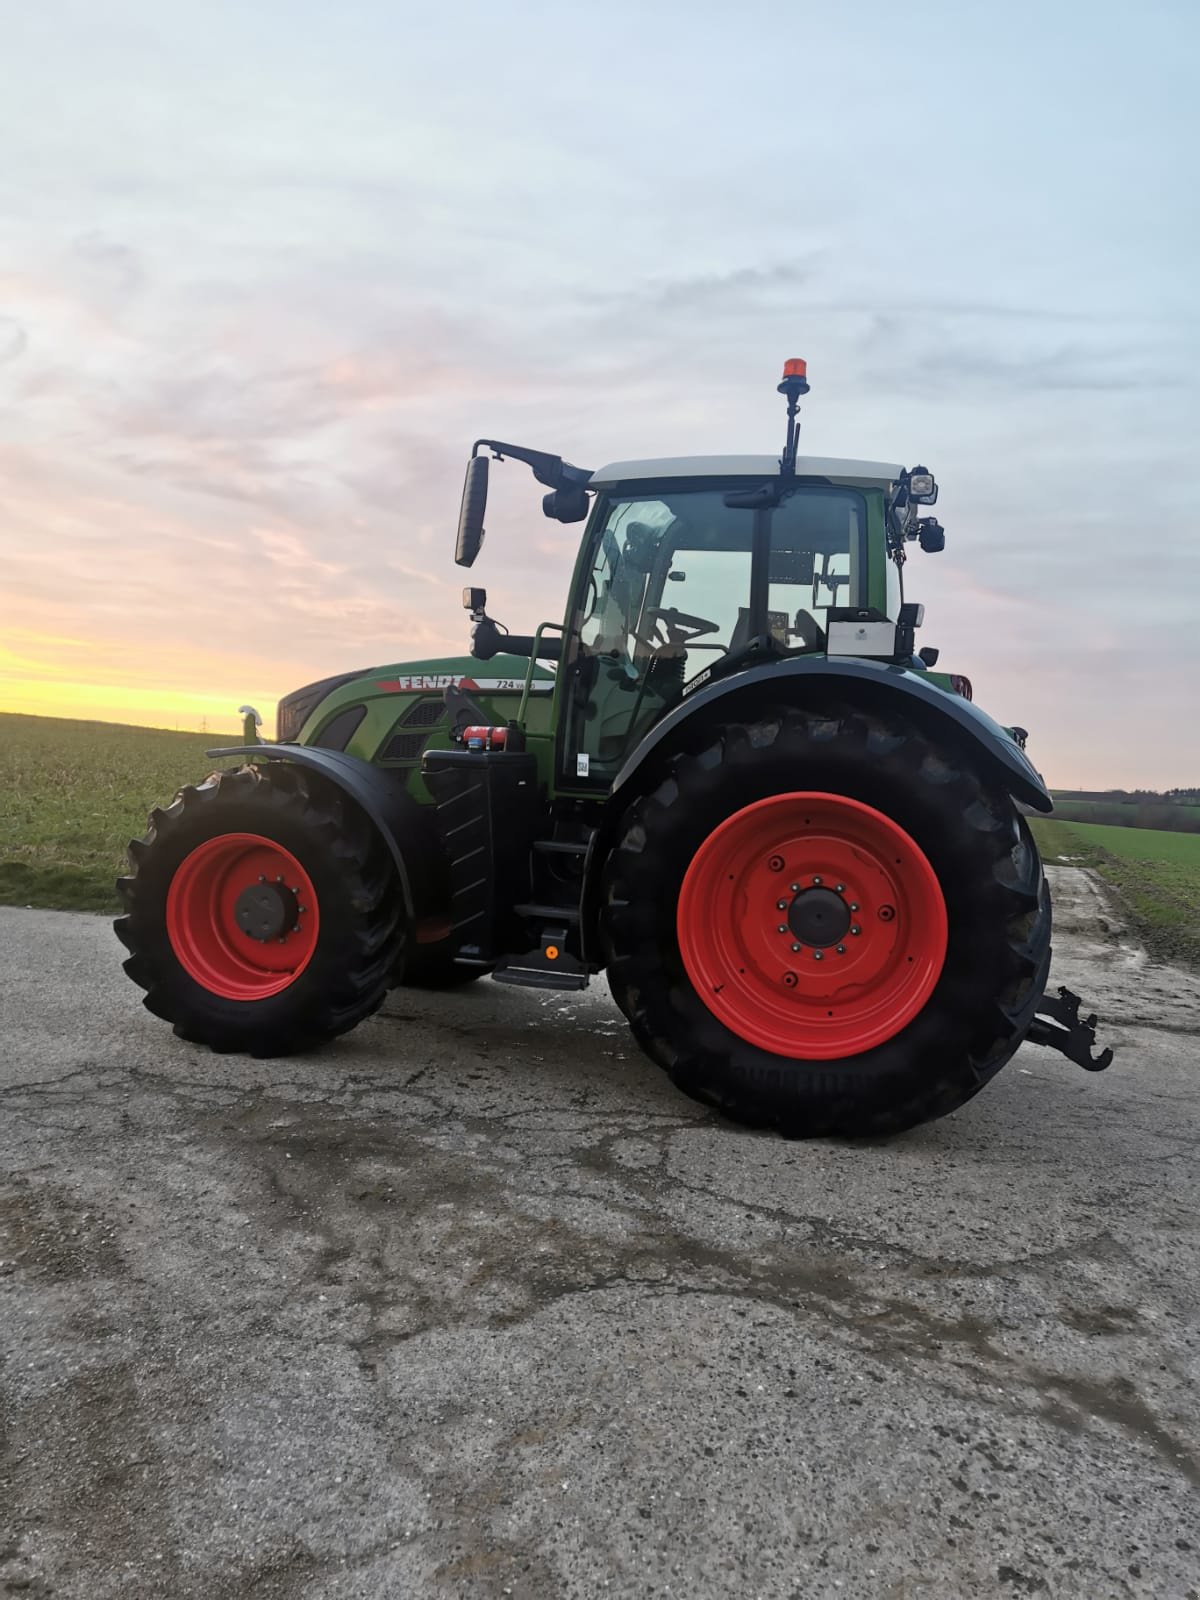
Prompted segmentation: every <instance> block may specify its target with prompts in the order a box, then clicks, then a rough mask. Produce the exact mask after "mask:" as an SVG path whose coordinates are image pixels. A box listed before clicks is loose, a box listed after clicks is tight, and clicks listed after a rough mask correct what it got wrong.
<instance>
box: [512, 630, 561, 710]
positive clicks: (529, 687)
mask: <svg viewBox="0 0 1200 1600" xmlns="http://www.w3.org/2000/svg"><path fill="white" fill-rule="evenodd" d="M547 628H557V629H558V631H559V633H563V632H565V630H566V623H565V622H539V623H538V625H537V632H536V633H535V634H534V636H533V649H532V650H531V651H530V654H529V665H528V667H526V669H525V687H524V688H523V689H522V691H521V704H520V706H519V707H518V708H517V721H518V722H519V723H520V724H521V726H522V727H524V726H525V713H526V711H527V710H528V709H529V696H530V695H531V694H532V693H533V669H534V667H536V666H537V658H538V645H540V644H541V642H542V634H543V633H545V631H546V629H547Z"/></svg>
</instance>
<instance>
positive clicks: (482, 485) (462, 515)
mask: <svg viewBox="0 0 1200 1600" xmlns="http://www.w3.org/2000/svg"><path fill="white" fill-rule="evenodd" d="M488 459H489V458H488V457H487V456H472V457H471V459H470V461H468V462H467V476H466V478H465V479H464V480H463V494H462V505H461V506H460V507H459V512H458V542H457V543H456V544H455V546H454V559H455V561H456V562H457V563H458V565H459V566H460V567H469V566H472V565H474V561H475V557H476V556H477V555H478V554H479V551H480V547H481V546H482V544H483V514H484V512H485V511H486V509H487V492H488Z"/></svg>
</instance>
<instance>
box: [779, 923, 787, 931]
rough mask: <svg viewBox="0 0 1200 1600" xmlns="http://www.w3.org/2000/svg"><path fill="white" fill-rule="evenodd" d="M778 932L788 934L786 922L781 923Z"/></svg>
mask: <svg viewBox="0 0 1200 1600" xmlns="http://www.w3.org/2000/svg"><path fill="white" fill-rule="evenodd" d="M778 931H779V932H780V933H786V932H787V923H786V922H781V923H780V924H779V929H778Z"/></svg>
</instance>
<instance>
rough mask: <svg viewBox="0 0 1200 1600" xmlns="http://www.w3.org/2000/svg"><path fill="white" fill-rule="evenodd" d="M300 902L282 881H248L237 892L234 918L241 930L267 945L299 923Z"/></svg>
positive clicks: (282, 936) (283, 936)
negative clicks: (240, 890)
mask: <svg viewBox="0 0 1200 1600" xmlns="http://www.w3.org/2000/svg"><path fill="white" fill-rule="evenodd" d="M299 913H300V902H299V900H298V899H297V897H296V894H295V891H294V890H292V889H289V888H288V886H287V885H286V884H285V883H278V882H276V883H267V882H265V881H263V882H260V883H254V884H251V885H250V886H249V887H248V888H246V889H243V890H242V892H241V894H240V895H238V897H237V901H236V903H235V905H234V912H233V914H234V920H235V921H236V922H237V925H238V927H239V928H240V929H241V930H242V932H243V933H246V934H249V935H250V937H251V938H252V939H257V940H258V942H259V943H260V944H267V943H269V942H270V940H272V939H285V938H286V937H287V935H288V934H289V933H291V932H292V930H293V929H294V928H295V927H296V926H297V923H298V922H299Z"/></svg>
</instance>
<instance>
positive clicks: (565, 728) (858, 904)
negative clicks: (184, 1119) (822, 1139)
mask: <svg viewBox="0 0 1200 1600" xmlns="http://www.w3.org/2000/svg"><path fill="white" fill-rule="evenodd" d="M779 388H780V392H781V393H782V394H784V395H785V396H786V400H787V436H786V445H785V449H784V451H783V454H782V456H781V457H772V456H701V457H680V458H671V459H667V460H655V461H621V462H617V463H616V464H614V465H612V466H607V467H603V468H602V469H601V470H599V471H597V472H588V471H584V470H583V469H581V468H578V467H574V466H571V465H570V464H569V463H567V462H565V461H563V460H562V459H561V457H559V456H554V455H549V454H546V453H544V452H541V451H536V450H529V449H525V448H523V447H520V446H516V445H508V444H504V443H501V442H500V441H498V440H494V439H481V440H479V441H477V443H476V444H475V447H474V449H473V451H472V455H471V459H470V462H469V463H468V468H467V476H466V483H465V486H464V490H463V499H462V507H461V512H460V519H459V529H458V545H457V550H456V555H455V559H456V561H457V562H458V564H459V565H460V566H464V567H469V566H471V565H472V563H473V562H474V561H475V558H476V556H477V554H478V553H479V549H480V546H481V545H482V542H483V519H484V509H485V505H486V500H487V486H488V473H489V468H490V463H491V462H492V461H503V460H505V459H510V460H514V461H520V462H524V463H525V464H526V465H527V466H529V467H530V468H531V469H532V471H533V475H534V477H535V478H536V479H537V480H538V481H539V482H540V483H541V484H543V485H544V486H545V488H546V490H547V493H546V494H545V496H544V498H543V501H542V509H543V511H544V513H545V515H546V516H548V517H550V518H552V519H554V520H557V521H559V522H564V523H570V522H586V528H585V530H584V535H583V541H582V544H581V547H580V551H579V558H578V560H577V562H576V564H575V573H574V577H573V579H572V582H571V589H570V594H569V596H568V599H567V606H566V612H565V615H564V618H563V621H562V622H561V623H551V622H543V623H542V624H541V625H540V626H539V627H538V628H537V630H536V632H534V633H533V634H532V635H525V636H518V635H516V634H512V633H508V632H507V631H506V630H505V629H503V628H502V627H501V626H500V625H499V624H498V623H497V622H495V621H494V620H493V619H492V618H490V617H489V616H488V615H487V611H486V594H485V592H484V590H482V589H475V588H471V589H467V590H465V591H464V604H465V605H466V607H467V608H468V610H469V611H470V613H471V617H472V619H473V628H472V636H471V655H470V657H457V658H452V659H449V660H436V661H413V662H405V663H403V664H399V665H389V666H384V667H372V668H369V669H366V670H363V671H358V672H348V673H345V674H343V675H342V676H339V677H335V678H328V679H325V680H323V681H321V682H319V683H313V684H309V685H308V686H307V687H305V688H302V689H298V690H296V691H295V693H293V694H289V695H288V696H286V698H285V699H283V700H282V701H281V702H280V704H279V718H278V730H277V732H278V742H277V743H268V742H265V741H252V742H249V743H247V744H246V745H245V747H243V748H238V749H229V750H214V751H212V752H210V754H212V755H213V756H222V757H241V758H242V760H243V763H244V764H243V765H242V766H241V767H240V768H239V769H238V770H229V771H224V772H221V773H218V774H215V775H213V776H211V777H209V778H207V779H206V780H205V781H204V782H202V783H199V784H196V785H194V786H189V787H187V788H185V789H183V790H181V791H180V792H179V794H178V795H177V796H176V798H175V800H174V801H173V803H172V804H171V805H169V806H166V807H165V808H160V809H156V810H154V811H153V812H151V815H150V830H149V833H148V834H147V836H146V837H145V838H144V839H140V840H135V841H134V842H133V843H132V844H131V846H130V860H131V869H132V870H131V873H130V876H128V877H125V878H122V879H121V880H120V883H119V890H120V893H121V895H122V897H123V902H124V905H125V914H124V915H123V916H121V917H120V918H119V919H118V921H117V923H116V930H117V933H118V935H119V936H120V938H121V941H122V943H123V944H124V945H125V946H126V948H127V950H128V951H129V958H128V960H127V961H126V962H125V970H126V972H127V973H128V974H129V976H130V977H131V978H132V979H133V981H134V982H135V983H137V984H139V985H140V986H141V987H142V988H143V989H144V990H145V991H146V994H145V998H144V1003H145V1004H146V1006H148V1007H149V1009H150V1010H151V1011H152V1012H154V1013H155V1014H156V1015H158V1016H160V1017H163V1018H165V1019H166V1020H167V1021H168V1022H171V1023H173V1024H174V1027H175V1031H176V1033H177V1034H179V1035H180V1036H181V1037H182V1038H184V1039H190V1040H194V1041H197V1042H199V1043H202V1044H206V1045H209V1046H211V1047H212V1048H213V1049H215V1050H223V1051H228V1050H237V1051H246V1052H248V1053H250V1054H252V1055H256V1056H272V1055H280V1054H290V1053H292V1052H295V1051H299V1050H303V1049H308V1048H311V1047H312V1046H314V1045H318V1044H321V1043H322V1042H323V1041H325V1040H327V1039H331V1038H333V1037H334V1036H335V1035H337V1034H341V1033H345V1032H346V1031H347V1030H348V1029H350V1028H353V1027H354V1026H355V1025H356V1024H357V1023H359V1022H361V1021H362V1020H363V1018H364V1017H368V1016H370V1015H371V1013H372V1012H373V1011H375V1010H376V1008H377V1007H378V1006H379V1004H380V1002H381V1001H382V999H383V997H384V995H385V994H386V992H387V990H388V989H389V988H390V987H392V986H394V985H396V984H407V985H422V986H429V987H447V986H451V985H456V984H464V983H469V982H471V981H472V980H475V979H478V978H482V977H485V976H490V978H491V979H492V980H494V981H496V982H499V983H507V984H524V985H529V986H531V987H535V988H549V989H559V990H567V989H583V988H585V987H586V986H587V984H588V982H589V981H590V979H591V978H592V977H593V976H594V975H595V974H597V973H600V972H604V973H605V974H606V975H607V978H608V983H609V986H610V988H611V991H612V994H613V998H614V999H615V1000H616V1002H617V1004H618V1006H619V1007H620V1008H621V1010H622V1011H623V1012H624V1014H625V1016H626V1017H627V1018H628V1021H629V1024H630V1027H631V1028H632V1030H633V1032H634V1035H635V1036H636V1038H637V1040H638V1043H639V1044H640V1045H641V1046H642V1048H643V1049H644V1050H645V1052H646V1053H647V1055H649V1056H650V1057H651V1058H652V1059H653V1060H654V1061H656V1062H658V1064H659V1065H660V1066H661V1067H663V1068H664V1069H665V1070H666V1071H667V1072H668V1073H669V1074H670V1076H671V1078H672V1079H673V1081H674V1082H675V1083H676V1084H677V1085H678V1087H679V1088H680V1089H682V1090H683V1091H684V1092H685V1093H687V1094H689V1095H692V1096H694V1097H695V1098H697V1099H699V1100H702V1101H704V1102H706V1103H708V1104H709V1105H712V1106H716V1107H719V1108H720V1110H722V1111H723V1112H725V1113H726V1114H727V1115H729V1116H730V1117H733V1118H735V1119H737V1120H739V1121H741V1122H745V1123H749V1124H753V1125H758V1126H770V1127H775V1128H778V1129H779V1130H781V1131H782V1132H784V1133H786V1134H788V1135H792V1136H796V1135H815V1134H842V1135H877V1134H885V1133H891V1132H895V1131H897V1130H899V1129H902V1128H906V1127H910V1126H912V1125H913V1124H915V1123H918V1122H921V1121H924V1120H926V1119H928V1118H932V1117H938V1116H942V1115H944V1114H945V1113H946V1112H949V1111H953V1110H954V1109H955V1108H956V1107H958V1106H960V1105H962V1104H963V1102H964V1101H966V1100H969V1099H970V1098H971V1096H972V1095H973V1094H975V1093H976V1092H977V1091H978V1090H979V1089H980V1088H982V1087H983V1085H984V1084H985V1083H986V1082H987V1081H988V1079H989V1078H991V1077H993V1076H994V1074H995V1073H997V1072H998V1071H999V1070H1000V1068H1001V1067H1002V1066H1003V1065H1004V1063H1005V1062H1006V1061H1008V1060H1009V1058H1010V1057H1011V1056H1012V1055H1013V1053H1014V1051H1015V1050H1016V1049H1017V1047H1018V1045H1020V1044H1021V1043H1022V1041H1023V1040H1031V1041H1034V1042H1036V1043H1039V1044H1044V1045H1049V1046H1053V1047H1055V1048H1057V1049H1058V1050H1060V1051H1061V1052H1062V1053H1063V1054H1065V1055H1067V1056H1068V1057H1070V1058H1071V1059H1072V1060H1074V1061H1077V1062H1078V1063H1079V1064H1080V1065H1083V1066H1085V1067H1089V1068H1091V1069H1093V1070H1095V1069H1098V1068H1100V1067H1103V1066H1107V1064H1108V1061H1109V1059H1110V1058H1111V1052H1110V1051H1105V1052H1104V1053H1103V1054H1102V1055H1101V1056H1100V1057H1099V1058H1098V1059H1097V1058H1094V1057H1093V1045H1094V1040H1095V1034H1094V1024H1095V1018H1094V1017H1091V1018H1087V1019H1081V1018H1080V1017H1079V1013H1078V1007H1079V1002H1078V1000H1077V998H1076V997H1075V996H1074V995H1071V994H1069V993H1068V992H1067V991H1065V990H1060V991H1059V993H1058V995H1057V996H1055V997H1048V996H1046V994H1045V987H1046V981H1047V974H1048V972H1049V967H1050V899H1049V894H1048V891H1047V886H1046V882H1045V878H1044V876H1043V873H1042V866H1041V861H1040V859H1039V857H1038V852H1037V848H1036V846H1035V844H1034V841H1033V839H1032V837H1031V835H1030V832H1029V829H1028V827H1027V825H1026V823H1025V820H1024V817H1023V815H1022V810H1021V807H1022V806H1024V807H1029V808H1032V809H1033V810H1036V811H1049V810H1050V809H1051V801H1050V797H1049V794H1048V793H1047V791H1046V789H1045V787H1044V785H1043V783H1042V780H1041V778H1040V776H1039V775H1038V773H1037V771H1036V770H1035V769H1034V767H1033V766H1032V765H1031V763H1030V761H1029V759H1028V757H1027V756H1026V754H1025V751H1024V744H1025V735H1024V732H1023V730H1021V729H1019V728H1002V727H1000V726H999V725H998V724H997V723H995V722H993V721H992V720H991V719H990V718H989V717H987V716H986V715H985V714H984V713H983V712H982V711H980V710H979V708H978V707H977V706H976V705H974V704H973V702H972V698H971V686H970V683H969V681H968V680H967V679H966V678H965V677H961V676H958V675H956V674H947V673H942V672H938V671H937V670H936V663H937V651H936V650H933V649H929V648H925V649H920V650H918V649H917V648H916V643H915V631H916V629H917V628H918V627H919V626H920V624H921V621H922V608H921V607H920V606H919V605H916V604H914V603H913V602H911V601H908V600H906V598H905V592H904V573H905V565H906V556H907V554H908V551H909V548H910V546H912V545H914V544H916V545H919V546H920V547H921V548H922V549H923V550H925V551H938V550H941V549H942V548H943V545H944V543H945V535H944V532H943V530H942V528H941V525H940V524H939V523H938V522H937V521H936V519H935V518H934V517H933V516H931V515H921V514H920V513H921V510H922V508H927V507H931V506H932V505H933V504H934V502H935V501H936V499H937V484H936V483H935V481H934V478H933V475H932V474H931V473H930V472H929V471H928V470H927V469H926V468H924V467H920V466H918V467H915V468H913V469H912V470H911V471H910V470H905V468H903V467H902V466H900V465H898V464H893V463H880V462H874V461H841V460H827V459H820V458H813V457H803V456H800V455H798V454H797V447H798V420H797V411H798V405H799V399H800V396H801V395H803V394H806V393H807V392H808V383H807V379H806V372H805V365H804V363H803V362H802V361H789V362H788V363H787V365H786V367H785V370H784V378H783V382H782V383H781V384H780V385H779ZM250 722H251V732H253V718H251V719H250Z"/></svg>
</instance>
